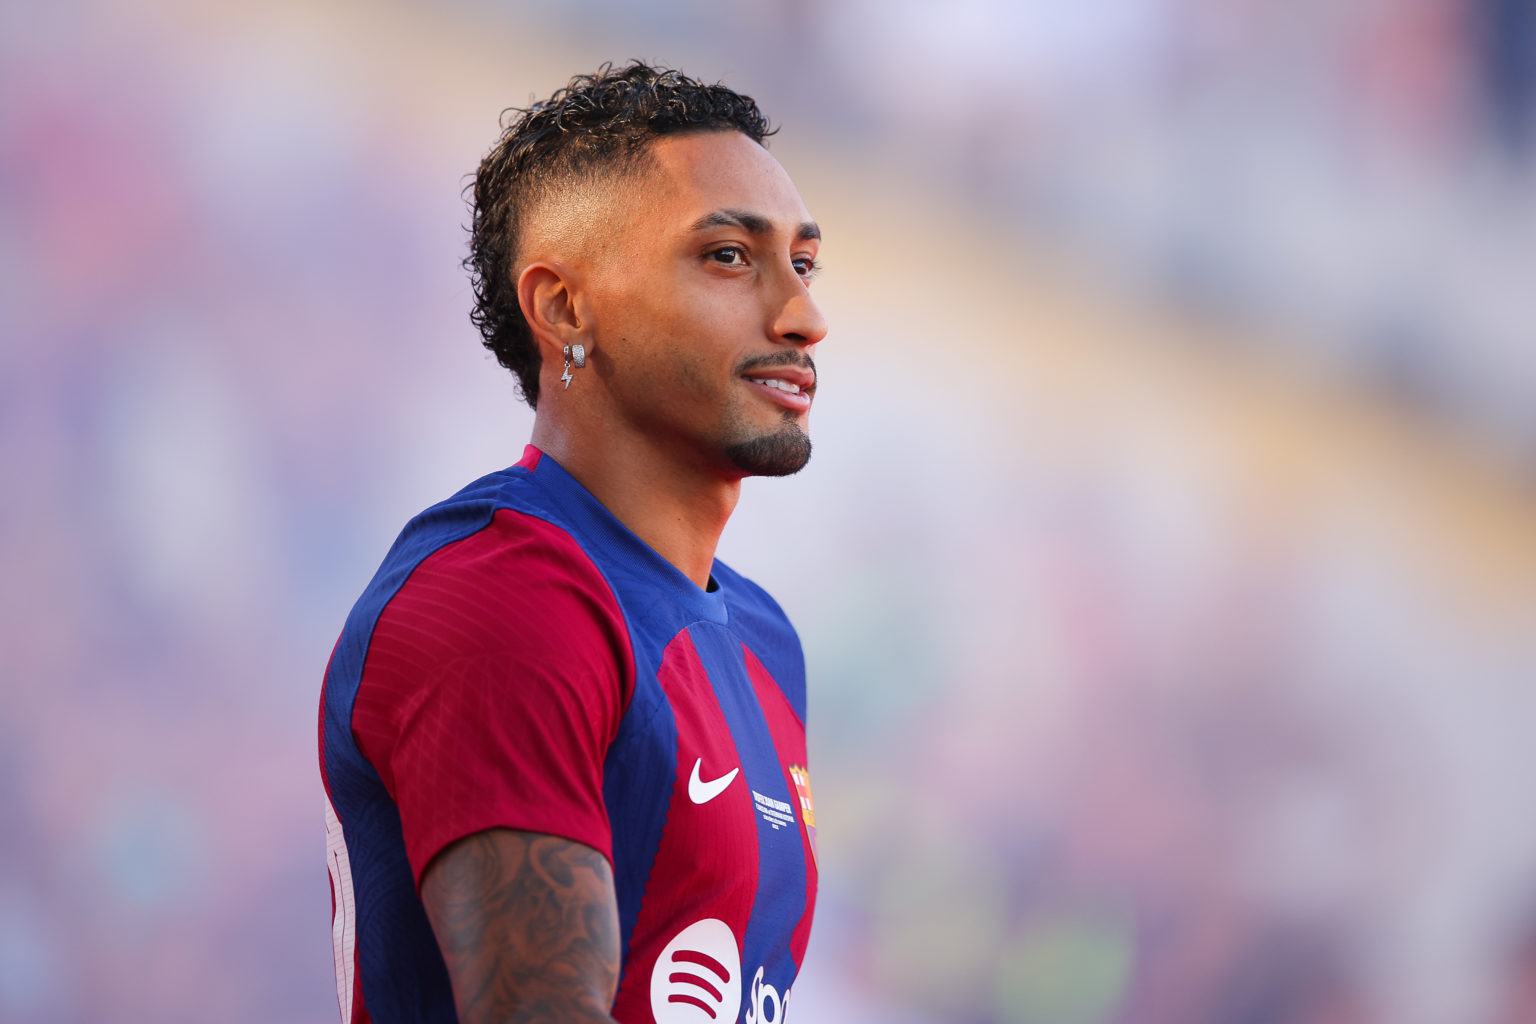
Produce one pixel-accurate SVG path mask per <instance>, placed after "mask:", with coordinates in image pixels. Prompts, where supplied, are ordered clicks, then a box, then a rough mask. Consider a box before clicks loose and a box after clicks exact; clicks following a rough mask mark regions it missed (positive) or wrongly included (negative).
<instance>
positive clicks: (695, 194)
mask: <svg viewBox="0 0 1536 1024" xmlns="http://www.w3.org/2000/svg"><path fill="white" fill-rule="evenodd" d="M649 155H650V157H651V159H652V167H651V169H650V171H649V173H647V174H644V175H642V178H643V179H644V180H643V183H642V184H640V187H641V188H643V189H644V190H645V192H646V194H647V198H648V199H649V200H650V202H648V203H646V206H647V207H648V212H649V213H651V214H652V215H653V216H655V217H656V218H658V219H659V220H662V221H666V222H669V224H670V225H672V226H675V227H676V228H678V229H686V228H687V227H691V226H692V225H693V224H694V222H695V221H696V220H697V219H698V218H699V217H700V216H702V215H704V214H707V213H710V212H712V211H714V210H719V209H733V210H747V211H750V212H752V213H754V214H757V215H759V216H762V217H766V218H768V219H769V220H770V221H772V222H773V224H774V226H775V227H776V228H784V229H786V230H788V229H793V228H794V227H796V226H798V225H799V224H802V223H804V222H805V221H808V220H810V219H811V217H810V214H809V213H807V212H806V209H805V203H804V201H803V200H802V199H801V198H800V193H799V191H798V190H797V189H796V188H795V183H794V182H793V181H791V180H790V178H789V174H788V173H787V172H786V171H785V170H784V168H783V166H782V165H780V163H779V162H778V161H777V160H775V159H774V158H773V156H772V154H770V153H769V152H768V151H767V150H766V149H764V148H763V147H762V146H760V145H758V144H757V143H756V142H753V141H752V140H751V139H749V138H747V137H746V136H745V135H743V134H741V133H740V132H734V131H722V132H696V133H692V134H688V135H674V136H665V137H663V138H661V139H659V140H657V141H656V142H655V143H653V144H652V145H651V147H650V150H649ZM655 226H657V227H660V226H662V225H660V224H658V225H655Z"/></svg>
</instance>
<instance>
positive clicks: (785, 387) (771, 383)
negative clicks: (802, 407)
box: [751, 377, 800, 395]
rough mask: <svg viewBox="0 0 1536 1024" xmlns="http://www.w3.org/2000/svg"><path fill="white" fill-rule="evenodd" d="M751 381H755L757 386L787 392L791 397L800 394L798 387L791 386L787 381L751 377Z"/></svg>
mask: <svg viewBox="0 0 1536 1024" xmlns="http://www.w3.org/2000/svg"><path fill="white" fill-rule="evenodd" d="M751 379H752V380H755V381H757V382H758V383H759V384H763V385H766V386H767V387H770V388H778V389H779V390H780V391H787V392H789V393H790V394H792V395H798V394H799V393H800V386H799V385H798V384H791V383H789V382H788V381H784V380H778V379H775V378H769V379H767V380H763V379H761V378H758V377H753V378H751Z"/></svg>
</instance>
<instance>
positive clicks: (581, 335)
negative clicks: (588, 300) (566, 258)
mask: <svg viewBox="0 0 1536 1024" xmlns="http://www.w3.org/2000/svg"><path fill="white" fill-rule="evenodd" d="M578 284H579V282H578V280H577V278H576V275H575V273H574V272H573V271H572V270H571V268H570V267H566V266H562V265H561V264H559V263H555V262H550V261H540V262H537V263H530V264H528V265H527V266H526V267H524V268H523V271H522V273H520V274H518V276H517V303H518V305H519V306H520V307H522V310H523V317H524V318H525V319H526V320H527V321H528V326H529V328H530V329H531V330H532V331H533V337H534V340H535V341H537V342H538V345H539V348H540V349H541V350H543V354H544V356H545V361H546V362H548V360H549V359H550V358H553V359H555V360H556V362H558V361H559V359H560V353H561V350H562V349H563V348H564V347H565V346H566V345H571V344H575V343H577V342H581V343H582V344H585V345H586V346H587V350H588V351H591V348H592V342H591V338H590V337H589V336H588V333H589V332H588V330H587V324H586V323H584V322H583V321H582V317H581V308H580V303H578V301H577V289H578Z"/></svg>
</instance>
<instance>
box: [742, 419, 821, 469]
mask: <svg viewBox="0 0 1536 1024" xmlns="http://www.w3.org/2000/svg"><path fill="white" fill-rule="evenodd" d="M725 454H726V457H727V458H729V459H730V460H731V463H732V465H734V466H735V467H736V468H737V469H739V470H741V471H742V472H743V473H745V474H747V475H748V476H789V475H791V474H793V473H798V472H800V470H802V469H804V468H805V464H806V463H807V462H809V461H811V439H810V437H809V436H808V435H807V434H806V432H805V431H804V430H801V429H800V425H799V424H798V423H795V422H793V421H790V422H786V423H785V424H784V425H783V426H782V427H780V428H779V429H778V430H776V431H774V432H773V433H771V434H762V435H759V436H757V437H754V438H752V439H751V440H750V441H741V442H738V443H736V444H733V445H729V446H727V447H726V449H725Z"/></svg>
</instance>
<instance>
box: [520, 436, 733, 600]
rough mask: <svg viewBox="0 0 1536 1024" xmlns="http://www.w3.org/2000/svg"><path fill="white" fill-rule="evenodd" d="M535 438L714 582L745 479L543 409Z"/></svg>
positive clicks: (608, 504) (692, 575) (614, 508)
mask: <svg viewBox="0 0 1536 1024" xmlns="http://www.w3.org/2000/svg"><path fill="white" fill-rule="evenodd" d="M532 441H533V444H534V446H535V447H537V448H538V449H539V450H540V451H542V452H545V453H546V454H548V455H550V456H551V457H553V458H554V460H555V461H556V462H558V463H560V465H561V467H562V468H563V469H565V471H566V472H567V473H569V474H571V476H573V477H575V478H576V480H577V482H579V483H580V484H581V485H582V486H583V487H585V488H586V489H587V490H588V491H590V492H591V494H592V496H593V497H595V498H596V499H597V500H598V501H600V502H601V503H602V504H603V507H604V508H606V509H607V510H608V511H609V512H611V513H612V514H613V517H614V518H615V519H617V520H618V521H619V522H621V523H623V524H624V525H625V526H627V527H629V529H630V530H631V531H632V532H633V533H634V534H635V536H637V537H639V538H640V539H641V540H643V541H645V542H646V543H647V544H649V545H650V546H651V547H652V548H653V549H655V551H656V552H657V554H659V555H661V557H662V558H665V559H666V560H667V561H668V562H671V563H672V564H673V565H674V566H676V567H677V569H678V571H679V572H681V573H682V574H683V575H684V576H687V577H688V578H689V579H690V580H692V581H693V582H694V583H695V584H697V585H698V587H699V588H700V589H704V588H705V587H707V586H708V584H709V575H710V569H711V567H712V566H713V565H714V561H715V549H716V548H717V547H718V546H719V544H720V534H721V533H722V532H723V531H724V530H725V524H726V522H727V521H728V520H729V519H730V518H731V513H732V512H733V511H735V509H736V499H737V498H738V497H740V495H741V481H740V480H739V479H736V478H730V477H722V476H719V475H718V474H711V473H708V472H706V471H704V470H703V469H702V468H701V467H700V466H699V465H697V464H696V463H690V462H688V461H686V460H685V459H681V458H679V457H678V455H677V454H676V453H674V452H668V451H666V450H663V449H661V448H659V447H658V446H655V445H648V444H641V445H625V444H621V443H615V442H617V441H618V438H617V437H610V438H608V439H607V443H605V442H604V439H602V438H594V439H591V440H590V441H584V440H583V439H582V438H580V437H578V436H575V434H574V433H573V432H572V431H570V430H561V429H557V428H555V427H554V426H553V425H552V424H550V423H548V422H546V421H545V419H544V417H542V416H540V417H537V418H536V420H535V422H534V428H533V438H532Z"/></svg>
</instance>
